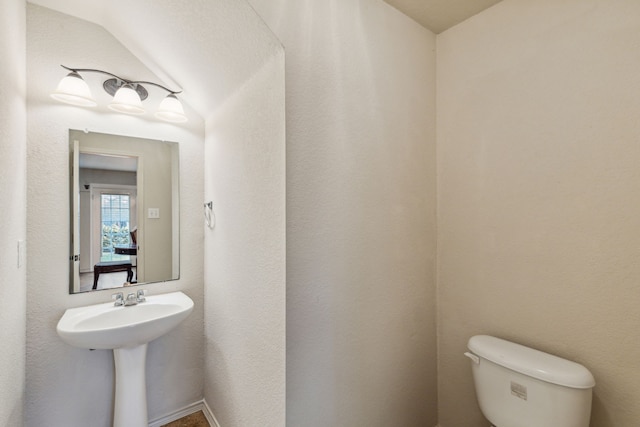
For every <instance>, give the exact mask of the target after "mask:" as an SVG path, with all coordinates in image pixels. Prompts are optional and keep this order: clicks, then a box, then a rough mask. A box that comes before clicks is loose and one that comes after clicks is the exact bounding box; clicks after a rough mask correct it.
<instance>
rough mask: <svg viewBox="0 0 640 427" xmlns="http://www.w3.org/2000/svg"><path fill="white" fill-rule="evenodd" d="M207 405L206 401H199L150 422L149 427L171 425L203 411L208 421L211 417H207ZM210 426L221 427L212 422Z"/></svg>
mask: <svg viewBox="0 0 640 427" xmlns="http://www.w3.org/2000/svg"><path fill="white" fill-rule="evenodd" d="M205 405H206V404H205V403H204V400H199V401H197V402H194V403H192V404H190V405H187V406H185V407H182V408H180V409H178V410H177V411H173V412H171V413H169V414H166V415H163V416H161V417H159V418H156V419H154V420H151V421H149V427H162V426H163V425H165V424H169V423H170V422H172V421H176V420H179V419H180V418H183V417H186V416H187V415H191V414H194V413H196V412H198V411H202V413H203V414H204V416H205V418H207V421H208V420H209V417H207V413H206V411H205ZM207 409H208V407H207ZM209 411H210V410H209ZM214 419H215V418H214ZM209 424H211V427H220V426H219V425H218V424H212V423H211V421H209Z"/></svg>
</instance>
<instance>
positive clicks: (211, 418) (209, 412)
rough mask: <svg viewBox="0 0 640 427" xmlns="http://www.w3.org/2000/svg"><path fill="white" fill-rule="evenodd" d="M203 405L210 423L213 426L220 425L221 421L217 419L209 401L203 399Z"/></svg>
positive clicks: (203, 410)
mask: <svg viewBox="0 0 640 427" xmlns="http://www.w3.org/2000/svg"><path fill="white" fill-rule="evenodd" d="M202 406H203V408H202V413H203V414H204V417H205V418H206V419H207V421H209V425H211V427H220V423H219V422H218V420H217V419H216V417H215V415H213V411H212V410H211V408H209V405H208V404H207V401H206V400H204V399H202Z"/></svg>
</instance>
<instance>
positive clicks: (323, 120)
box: [251, 0, 436, 427]
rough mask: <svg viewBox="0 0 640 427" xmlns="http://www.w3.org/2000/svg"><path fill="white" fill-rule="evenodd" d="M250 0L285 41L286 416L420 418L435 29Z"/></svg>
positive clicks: (380, 8)
mask: <svg viewBox="0 0 640 427" xmlns="http://www.w3.org/2000/svg"><path fill="white" fill-rule="evenodd" d="M251 3H252V4H253V5H254V6H255V7H256V9H257V10H258V12H259V13H260V14H261V15H262V16H263V17H264V18H265V20H266V22H267V23H268V24H269V26H270V27H271V28H272V29H273V30H274V31H275V33H276V35H277V36H278V37H279V38H280V40H282V42H283V44H284V46H285V50H286V53H287V60H286V91H287V95H286V103H287V108H286V112H287V153H286V154H287V425H290V426H305V427H314V426H332V427H351V426H371V427H373V426H406V427H408V426H429V427H431V426H434V425H435V424H436V370H435V369H436V339H435V201H436V200H435V52H434V50H435V36H434V35H433V34H432V33H431V32H429V31H428V30H426V29H424V28H423V27H420V26H419V25H418V24H416V23H415V22H413V21H411V20H410V19H408V18H407V17H406V16H404V15H402V14H400V13H399V12H398V11H396V10H395V9H393V8H391V7H390V6H388V5H387V4H385V3H383V2H382V1H379V0H339V1H338V0H334V1H326V0H310V1H304V2H301V1H298V0H279V1H270V0H252V1H251Z"/></svg>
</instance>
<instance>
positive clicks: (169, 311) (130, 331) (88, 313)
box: [57, 292, 193, 349]
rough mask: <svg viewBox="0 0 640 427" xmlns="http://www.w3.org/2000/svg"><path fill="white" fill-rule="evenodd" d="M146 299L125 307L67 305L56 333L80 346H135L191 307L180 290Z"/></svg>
mask: <svg viewBox="0 0 640 427" xmlns="http://www.w3.org/2000/svg"><path fill="white" fill-rule="evenodd" d="M146 299H147V300H146V301H145V302H142V303H139V304H138V305H133V306H129V307H122V306H121V307H114V305H113V302H110V303H104V304H96V305H88V306H86V307H78V308H70V309H68V310H67V311H65V313H64V315H63V316H62V318H61V319H60V321H59V322H58V327H57V330H58V335H60V337H61V338H62V340H63V341H65V342H66V343H67V344H70V345H72V346H75V347H80V348H88V349H118V348H125V347H135V346H138V345H141V344H145V343H148V342H149V341H151V340H154V339H156V338H159V337H160V336H162V335H164V334H166V333H167V332H169V331H170V330H172V329H173V328H175V327H176V326H178V324H180V322H182V321H183V320H184V319H186V318H187V316H189V314H190V313H191V311H192V310H193V300H192V299H191V298H189V297H188V296H187V295H185V294H184V293H182V292H172V293H168V294H161V295H152V296H148V297H146Z"/></svg>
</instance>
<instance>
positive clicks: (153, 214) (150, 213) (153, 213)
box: [147, 208, 160, 219]
mask: <svg viewBox="0 0 640 427" xmlns="http://www.w3.org/2000/svg"><path fill="white" fill-rule="evenodd" d="M147 218H150V219H157V218H160V208H149V210H147Z"/></svg>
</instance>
